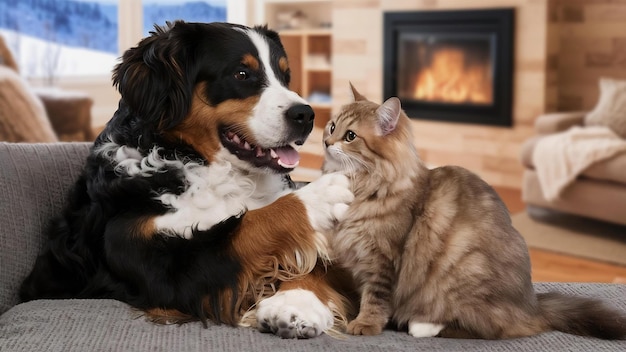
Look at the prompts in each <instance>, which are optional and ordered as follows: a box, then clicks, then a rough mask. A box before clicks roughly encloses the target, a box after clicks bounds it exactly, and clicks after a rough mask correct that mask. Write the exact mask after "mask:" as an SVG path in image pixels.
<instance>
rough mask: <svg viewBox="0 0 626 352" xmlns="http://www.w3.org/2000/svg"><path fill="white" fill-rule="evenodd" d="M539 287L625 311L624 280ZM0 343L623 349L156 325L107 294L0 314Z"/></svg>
mask: <svg viewBox="0 0 626 352" xmlns="http://www.w3.org/2000/svg"><path fill="white" fill-rule="evenodd" d="M536 287H537V290H538V291H546V290H558V291H561V292H565V293H569V294H576V295H584V296H595V297H603V298H604V299H605V300H606V301H607V302H608V303H609V304H611V305H613V306H615V307H616V308H619V309H621V310H622V311H625V312H626V286H625V285H608V284H537V285H536ZM0 350H1V351H13V352H19V351H24V352H32V351H64V352H71V351H76V352H84V351H179V352H182V351H255V352H262V351H268V352H270V351H271V352H276V351H303V352H305V351H345V352H349V351H355V352H364V351H400V350H401V351H463V352H469V351H516V352H519V351H581V352H583V351H584V352H588V351H625V350H626V342H625V341H603V340H598V339H594V338H586V337H580V336H573V335H567V334H563V333H560V332H549V333H545V334H542V335H539V336H534V337H529V338H521V339H512V340H501V341H486V340H463V339H443V338H424V339H416V338H413V337H411V336H410V335H408V334H407V333H406V332H395V331H385V332H384V333H383V335H381V336H374V337H354V336H345V338H333V337H330V336H327V335H322V336H320V337H318V338H314V339H311V340H300V341H295V340H281V339H280V338H278V337H276V336H274V335H269V334H261V333H260V332H258V331H257V330H255V329H250V328H233V327H228V326H216V325H210V326H209V327H208V329H204V328H203V326H202V325H201V324H200V323H189V324H184V325H182V326H173V325H169V326H164V325H155V324H153V323H150V322H147V321H146V320H145V319H143V318H141V317H140V315H139V313H138V312H137V311H135V310H133V309H131V308H130V307H129V306H127V305H125V304H123V303H120V302H117V301H112V300H60V301H54V300H40V301H34V302H29V303H25V304H20V305H18V306H16V307H14V308H12V309H11V310H9V311H8V312H7V313H5V314H4V315H2V316H0Z"/></svg>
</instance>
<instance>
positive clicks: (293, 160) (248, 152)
mask: <svg viewBox="0 0 626 352" xmlns="http://www.w3.org/2000/svg"><path fill="white" fill-rule="evenodd" d="M220 138H221V140H222V145H224V147H226V149H228V151H229V152H230V153H231V154H233V155H236V156H237V157H238V158H239V159H240V160H243V161H247V162H249V163H251V164H252V165H254V166H255V167H260V168H263V167H266V168H271V169H273V170H276V171H278V172H289V171H291V170H293V169H294V168H295V167H296V166H298V164H299V163H300V154H298V151H297V150H296V149H295V148H294V147H295V145H296V143H295V142H294V143H293V145H292V144H288V145H284V146H280V147H273V148H261V147H260V146H258V145H253V144H250V143H248V141H246V140H245V139H244V138H243V137H241V136H240V135H238V134H236V133H234V132H233V131H230V130H228V129H225V130H222V132H221V133H220Z"/></svg>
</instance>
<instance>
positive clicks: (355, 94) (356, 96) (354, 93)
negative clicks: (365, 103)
mask: <svg viewBox="0 0 626 352" xmlns="http://www.w3.org/2000/svg"><path fill="white" fill-rule="evenodd" d="M350 90H351V91H352V97H354V101H359V100H367V98H366V97H364V96H362V95H361V93H359V92H358V91H357V90H356V88H354V86H353V85H352V82H350Z"/></svg>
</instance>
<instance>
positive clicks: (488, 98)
mask: <svg viewBox="0 0 626 352" xmlns="http://www.w3.org/2000/svg"><path fill="white" fill-rule="evenodd" d="M492 90H493V88H492V82H491V67H490V64H489V63H488V62H485V63H483V64H480V65H470V66H468V65H467V64H466V60H465V53H464V51H463V50H462V49H460V48H440V49H438V50H437V51H436V52H435V53H433V57H432V61H431V65H430V66H429V67H425V68H424V69H422V70H421V71H420V72H419V73H418V74H417V78H416V79H415V88H414V91H413V95H414V98H415V99H418V100H428V101H441V102H452V103H472V104H491V103H492V94H493V92H492Z"/></svg>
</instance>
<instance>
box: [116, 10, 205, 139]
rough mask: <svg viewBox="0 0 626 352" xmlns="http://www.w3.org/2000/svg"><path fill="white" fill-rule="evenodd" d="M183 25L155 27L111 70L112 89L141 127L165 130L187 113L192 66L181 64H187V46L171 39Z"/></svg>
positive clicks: (192, 82)
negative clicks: (136, 117)
mask: <svg viewBox="0 0 626 352" xmlns="http://www.w3.org/2000/svg"><path fill="white" fill-rule="evenodd" d="M186 25H187V24H186V23H185V22H183V21H176V22H174V23H173V24H172V23H170V22H167V25H166V26H164V27H160V26H156V25H155V31H153V32H150V34H151V35H150V36H149V37H146V38H144V39H142V40H141V41H140V42H139V44H138V45H137V46H136V47H134V48H131V49H129V50H127V51H126V52H125V53H124V55H123V56H122V61H121V63H119V64H118V65H117V66H116V67H115V68H114V69H113V85H114V86H115V87H116V88H117V89H118V90H119V92H120V94H121V95H122V99H123V100H124V102H125V103H126V104H127V105H128V106H129V108H130V109H131V111H132V112H133V113H134V114H136V115H138V116H139V117H140V120H141V121H142V122H143V123H148V124H151V125H153V126H159V127H160V128H163V129H167V128H170V127H173V126H175V125H176V124H177V123H178V122H180V121H181V120H182V119H183V118H184V117H185V116H186V115H187V113H188V111H189V108H190V105H191V98H192V94H193V85H194V79H195V74H194V73H193V67H194V66H195V65H193V64H192V63H190V62H185V61H186V60H190V55H188V54H187V52H188V51H189V50H190V49H189V47H188V46H187V45H186V44H187V43H181V42H180V41H179V40H177V39H176V38H175V32H176V31H178V30H181V27H184V26H186ZM183 67H184V68H186V70H185V71H184V70H183Z"/></svg>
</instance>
